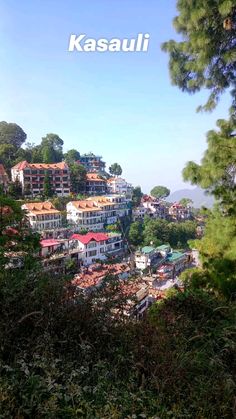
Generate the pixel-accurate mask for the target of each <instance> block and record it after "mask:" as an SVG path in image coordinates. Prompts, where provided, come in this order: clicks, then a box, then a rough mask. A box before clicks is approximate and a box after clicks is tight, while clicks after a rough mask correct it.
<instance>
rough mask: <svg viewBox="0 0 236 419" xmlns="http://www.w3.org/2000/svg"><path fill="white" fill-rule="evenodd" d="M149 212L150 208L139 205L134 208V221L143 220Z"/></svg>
mask: <svg viewBox="0 0 236 419" xmlns="http://www.w3.org/2000/svg"><path fill="white" fill-rule="evenodd" d="M148 214H149V212H148V209H147V208H145V207H144V206H142V205H139V206H138V207H136V208H134V209H133V210H132V218H133V221H142V220H143V219H144V217H145V215H148Z"/></svg>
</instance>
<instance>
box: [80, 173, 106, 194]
mask: <svg viewBox="0 0 236 419" xmlns="http://www.w3.org/2000/svg"><path fill="white" fill-rule="evenodd" d="M106 192H107V182H106V180H105V179H103V178H102V177H101V176H100V175H99V174H98V173H87V175H86V182H85V193H86V194H87V195H104V194H105V193H106Z"/></svg>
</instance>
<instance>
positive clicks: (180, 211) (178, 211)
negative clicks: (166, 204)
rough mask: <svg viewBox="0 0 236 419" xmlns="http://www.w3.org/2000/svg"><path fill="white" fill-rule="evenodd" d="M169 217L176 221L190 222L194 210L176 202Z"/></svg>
mask: <svg viewBox="0 0 236 419" xmlns="http://www.w3.org/2000/svg"><path fill="white" fill-rule="evenodd" d="M169 215H170V217H171V218H172V219H173V220H175V221H184V220H189V219H191V217H192V208H191V207H190V206H184V205H181V204H178V203H177V202H176V203H174V204H173V205H171V206H170V208H169Z"/></svg>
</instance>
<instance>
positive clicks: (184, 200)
mask: <svg viewBox="0 0 236 419" xmlns="http://www.w3.org/2000/svg"><path fill="white" fill-rule="evenodd" d="M179 203H180V204H181V205H183V206H184V207H187V206H188V205H192V204H193V201H192V199H190V198H182V199H181V200H180V201H179Z"/></svg>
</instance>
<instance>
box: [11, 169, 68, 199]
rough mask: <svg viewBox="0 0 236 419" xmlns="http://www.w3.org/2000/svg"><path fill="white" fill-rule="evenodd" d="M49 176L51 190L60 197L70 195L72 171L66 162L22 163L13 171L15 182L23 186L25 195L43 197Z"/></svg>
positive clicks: (12, 175)
mask: <svg viewBox="0 0 236 419" xmlns="http://www.w3.org/2000/svg"><path fill="white" fill-rule="evenodd" d="M46 175H48V176H49V181H50V185H51V188H52V190H53V192H54V193H55V194H57V195H58V196H67V195H69V194H70V171H69V167H68V166H67V164H66V163H65V162H61V163H50V164H46V163H28V162H27V161H22V162H20V163H18V164H16V165H15V166H14V167H12V169H11V177H12V180H13V182H15V181H16V180H17V179H18V181H19V182H20V183H21V185H22V192H23V194H27V195H31V196H36V195H42V194H43V189H44V180H45V176H46Z"/></svg>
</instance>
